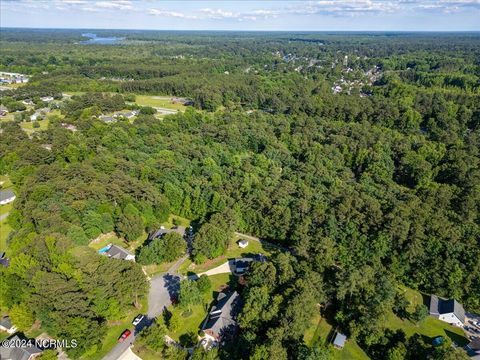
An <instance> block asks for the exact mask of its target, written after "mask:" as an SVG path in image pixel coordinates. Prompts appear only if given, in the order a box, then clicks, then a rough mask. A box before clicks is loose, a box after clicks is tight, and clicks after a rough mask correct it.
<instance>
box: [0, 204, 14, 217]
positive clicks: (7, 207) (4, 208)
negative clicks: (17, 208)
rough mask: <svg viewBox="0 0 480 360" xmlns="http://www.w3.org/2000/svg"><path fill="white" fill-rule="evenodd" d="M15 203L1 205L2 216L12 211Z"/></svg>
mask: <svg viewBox="0 0 480 360" xmlns="http://www.w3.org/2000/svg"><path fill="white" fill-rule="evenodd" d="M12 206H13V203H10V204H5V205H0V215H3V214H6V213H8V212H10V210H12Z"/></svg>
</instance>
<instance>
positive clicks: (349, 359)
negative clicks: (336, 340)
mask: <svg viewBox="0 0 480 360" xmlns="http://www.w3.org/2000/svg"><path fill="white" fill-rule="evenodd" d="M333 336H334V330H332V325H330V324H329V323H328V322H327V320H326V319H325V318H323V317H321V316H320V314H319V313H318V314H317V315H316V316H314V317H313V318H312V320H311V325H310V326H309V328H308V329H307V331H305V334H304V341H305V343H306V344H307V345H308V346H315V345H320V344H331V343H332V337H333ZM330 346H331V347H332V353H333V358H334V359H336V360H368V359H369V357H368V356H367V354H365V352H364V351H363V350H362V349H361V348H360V346H358V344H357V343H356V342H355V341H353V340H351V339H349V340H347V342H346V344H345V347H344V348H343V349H341V350H340V349H335V348H333V345H330Z"/></svg>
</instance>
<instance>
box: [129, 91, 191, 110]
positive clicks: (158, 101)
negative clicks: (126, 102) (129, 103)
mask: <svg viewBox="0 0 480 360" xmlns="http://www.w3.org/2000/svg"><path fill="white" fill-rule="evenodd" d="M170 99H171V97H170V96H150V95H136V96H135V102H136V103H137V104H138V105H140V106H152V107H162V108H166V109H175V110H179V111H185V109H186V106H185V105H182V104H179V103H172V101H171V100H170Z"/></svg>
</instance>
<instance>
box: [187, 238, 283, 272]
mask: <svg viewBox="0 0 480 360" xmlns="http://www.w3.org/2000/svg"><path fill="white" fill-rule="evenodd" d="M237 240H238V238H237V237H235V238H233V239H232V240H231V242H230V245H229V246H228V248H227V252H226V253H225V255H222V256H219V257H217V258H215V259H212V260H208V261H206V262H205V263H203V264H200V265H197V264H194V263H193V262H192V261H191V260H187V261H185V262H184V263H183V264H182V266H181V267H180V269H179V270H178V271H179V272H180V273H181V274H186V273H190V272H191V273H197V274H198V273H201V272H204V271H207V270H210V269H213V268H215V267H217V266H219V265H221V264H223V263H224V262H226V261H227V260H228V259H232V258H239V257H250V256H253V255H255V254H264V255H266V256H270V255H272V253H273V252H275V251H278V250H276V249H274V248H271V247H268V246H266V245H264V244H261V243H260V242H258V241H252V240H250V241H249V243H248V246H247V247H246V248H245V249H242V248H240V247H239V246H238V244H237Z"/></svg>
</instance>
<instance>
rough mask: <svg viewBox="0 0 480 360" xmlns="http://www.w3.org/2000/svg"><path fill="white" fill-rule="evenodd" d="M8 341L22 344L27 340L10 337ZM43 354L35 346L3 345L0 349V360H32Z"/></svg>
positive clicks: (16, 336) (15, 336)
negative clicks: (21, 342)
mask: <svg viewBox="0 0 480 360" xmlns="http://www.w3.org/2000/svg"><path fill="white" fill-rule="evenodd" d="M8 340H11V341H12V342H14V343H15V342H20V341H22V340H25V339H23V338H21V337H20V336H18V335H14V336H12V337H10V338H9V339H8ZM41 353H42V350H40V349H39V348H38V347H36V346H35V345H32V346H28V342H27V346H25V347H7V346H4V345H2V346H1V347H0V359H2V360H32V359H35V358H36V357H38V356H39V355H40V354H41Z"/></svg>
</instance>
